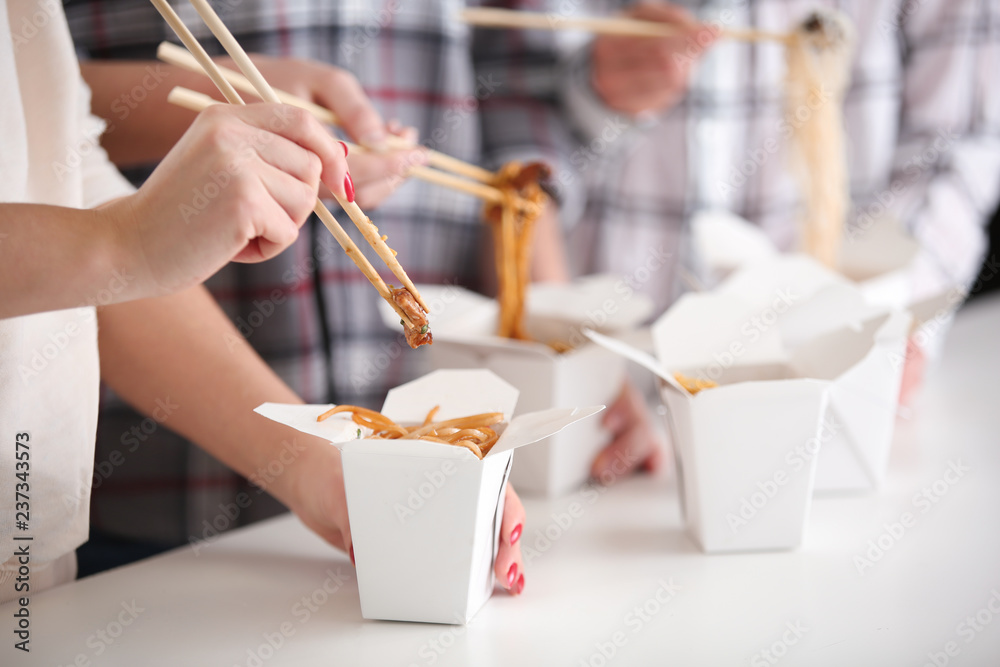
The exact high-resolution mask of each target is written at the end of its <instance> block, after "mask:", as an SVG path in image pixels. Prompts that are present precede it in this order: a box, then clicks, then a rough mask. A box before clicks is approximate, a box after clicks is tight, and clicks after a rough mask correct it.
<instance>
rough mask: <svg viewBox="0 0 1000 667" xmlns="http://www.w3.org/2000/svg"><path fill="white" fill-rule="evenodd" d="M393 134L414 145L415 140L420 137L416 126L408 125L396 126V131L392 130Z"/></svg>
mask: <svg viewBox="0 0 1000 667" xmlns="http://www.w3.org/2000/svg"><path fill="white" fill-rule="evenodd" d="M393 134H395V135H396V136H397V137H399V138H400V139H402V140H404V141H406V142H408V143H410V144H413V145H414V146H416V145H417V141H419V139H420V132H419V131H418V130H417V128H415V127H410V126H407V127H401V128H398V131H394V132H393Z"/></svg>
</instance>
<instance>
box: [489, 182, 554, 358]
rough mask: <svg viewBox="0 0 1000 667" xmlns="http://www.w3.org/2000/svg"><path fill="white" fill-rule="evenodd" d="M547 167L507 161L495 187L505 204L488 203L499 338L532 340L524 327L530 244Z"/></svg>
mask: <svg viewBox="0 0 1000 667" xmlns="http://www.w3.org/2000/svg"><path fill="white" fill-rule="evenodd" d="M548 174H549V170H548V167H546V166H545V165H543V164H540V163H537V162H532V163H530V164H527V165H524V166H522V165H521V163H519V162H508V163H507V164H505V165H504V166H503V167H501V169H500V171H499V172H498V173H497V179H496V182H495V183H494V185H496V187H497V188H498V189H500V190H501V191H502V192H503V196H504V201H503V203H502V204H487V206H486V210H485V218H486V220H487V221H488V222H489V223H490V224H491V225H492V227H493V241H494V251H495V257H496V260H495V261H496V271H497V301H498V302H499V304H500V318H499V319H500V322H499V326H498V329H497V335H498V336H501V337H503V338H515V339H518V340H530V338H529V336H528V334H527V332H526V330H525V328H524V303H525V298H526V296H527V291H528V285H529V284H530V282H531V244H532V239H533V232H534V226H535V221H536V220H537V219H538V217H539V216H540V215H541V213H542V209H543V208H544V205H545V202H546V200H547V195H546V194H545V192H544V191H543V190H542V187H541V185H539V181H541V180H543V179H544V178H547V177H548Z"/></svg>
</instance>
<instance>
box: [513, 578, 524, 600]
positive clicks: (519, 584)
mask: <svg viewBox="0 0 1000 667" xmlns="http://www.w3.org/2000/svg"><path fill="white" fill-rule="evenodd" d="M523 590H524V575H523V574H522V575H521V576H520V577H518V578H517V585H516V586H515V587H514V595H520V594H521V591H523Z"/></svg>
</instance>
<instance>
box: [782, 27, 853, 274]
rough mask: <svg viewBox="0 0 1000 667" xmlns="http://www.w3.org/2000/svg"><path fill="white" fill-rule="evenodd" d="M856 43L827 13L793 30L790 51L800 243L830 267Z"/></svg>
mask: <svg viewBox="0 0 1000 667" xmlns="http://www.w3.org/2000/svg"><path fill="white" fill-rule="evenodd" d="M852 45H853V29H852V28H851V25H850V23H849V21H848V19H847V18H846V17H845V16H844V15H843V14H841V13H839V12H832V11H824V12H823V13H815V14H813V15H812V16H811V17H810V18H809V19H808V20H807V21H806V22H805V23H804V24H803V25H802V27H801V28H800V29H799V30H797V31H796V32H794V33H792V38H791V39H790V40H789V43H788V45H787V51H786V67H787V73H786V89H787V96H786V104H787V108H786V118H788V119H789V123H790V125H791V127H792V138H793V141H794V143H795V148H796V151H795V159H796V161H797V164H796V168H795V172H796V173H797V174H798V177H799V180H800V186H801V188H802V190H803V198H804V201H805V215H804V219H803V221H802V232H801V247H802V249H803V250H804V251H805V252H807V253H808V254H810V255H812V256H813V257H815V258H816V259H817V260H819V261H820V262H822V263H823V264H825V265H827V266H829V267H835V266H836V264H837V257H838V254H839V251H840V242H841V238H842V236H843V226H844V220H845V217H846V215H847V209H848V204H849V197H850V193H849V190H848V180H847V155H846V152H845V138H844V124H843V117H842V109H843V99H844V91H845V90H846V88H847V84H848V80H849V76H850V55H851V47H852ZM806 112H808V114H809V115H808V116H806V118H805V120H802V115H803V114H804V113H806Z"/></svg>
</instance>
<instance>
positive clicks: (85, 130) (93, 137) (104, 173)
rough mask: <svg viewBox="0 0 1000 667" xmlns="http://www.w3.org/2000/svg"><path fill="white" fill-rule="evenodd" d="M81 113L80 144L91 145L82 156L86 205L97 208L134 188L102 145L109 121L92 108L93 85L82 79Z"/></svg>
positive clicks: (127, 193)
mask: <svg viewBox="0 0 1000 667" xmlns="http://www.w3.org/2000/svg"><path fill="white" fill-rule="evenodd" d="M79 113H80V116H81V122H80V134H81V144H82V145H87V146H90V147H91V150H88V151H86V153H85V154H84V155H83V156H82V159H81V165H80V167H81V174H82V176H83V206H84V208H95V207H97V206H100V205H101V204H106V203H107V202H109V201H111V200H113V199H119V198H121V197H127V196H129V195H131V194H132V193H134V192H135V188H134V187H133V186H132V184H130V183H129V182H128V180H126V178H125V177H124V176H122V175H121V173H120V172H119V171H118V169H117V168H116V167H115V165H113V164H112V163H111V160H109V159H108V154H107V153H106V152H105V151H104V149H103V148H102V147H101V145H100V137H101V135H102V134H104V132H105V130H106V129H107V124H106V123H105V122H104V121H103V120H101V119H100V118H98V117H97V116H95V115H94V114H92V113H91V112H90V88H89V87H88V86H87V84H86V83H85V82H84V81H83V79H82V78H81V79H80V94H79Z"/></svg>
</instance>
